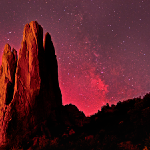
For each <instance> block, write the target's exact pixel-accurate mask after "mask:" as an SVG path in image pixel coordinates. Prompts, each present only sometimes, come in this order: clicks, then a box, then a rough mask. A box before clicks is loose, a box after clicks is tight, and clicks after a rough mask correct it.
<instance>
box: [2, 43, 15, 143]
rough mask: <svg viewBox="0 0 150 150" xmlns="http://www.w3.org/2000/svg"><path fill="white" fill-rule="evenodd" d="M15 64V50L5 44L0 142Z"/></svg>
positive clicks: (12, 83)
mask: <svg viewBox="0 0 150 150" xmlns="http://www.w3.org/2000/svg"><path fill="white" fill-rule="evenodd" d="M16 64H17V52H16V50H14V49H13V50H12V51H11V47H10V45H9V44H6V45H5V48H4V51H3V56H2V65H1V67H0V110H1V111H0V126H1V128H0V142H1V141H2V140H3V136H4V135H3V134H4V133H3V128H2V127H3V120H4V116H5V112H6V109H7V105H8V104H9V103H10V102H11V100H12V98H13V90H14V77H15V71H16Z"/></svg>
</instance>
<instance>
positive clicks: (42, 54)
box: [0, 21, 62, 143]
mask: <svg viewBox="0 0 150 150" xmlns="http://www.w3.org/2000/svg"><path fill="white" fill-rule="evenodd" d="M5 53H6V54H7V57H6V59H5ZM3 57H4V58H3V61H2V67H1V69H0V70H1V76H2V75H3V74H5V77H3V78H6V77H7V78H8V80H9V81H10V82H12V83H13V82H15V84H14V89H13V88H12V89H13V93H12V95H13V98H12V97H11V98H10V100H8V101H9V103H7V100H6V98H4V96H1V95H0V98H1V103H3V104H2V105H1V106H2V107H1V108H3V109H4V108H5V106H4V104H5V103H6V108H7V109H6V112H5V114H4V115H2V116H3V119H1V122H0V123H1V124H2V125H1V126H2V128H1V133H0V135H1V137H2V138H1V139H2V140H1V143H4V142H6V141H7V142H10V141H11V142H12V141H15V139H16V138H23V137H28V136H30V135H31V131H32V132H34V129H35V127H37V126H38V125H39V123H40V122H42V121H44V120H46V119H48V118H51V116H52V117H53V116H56V114H55V113H56V111H54V110H57V108H59V107H61V106H62V99H61V91H60V88H59V84H58V66H57V60H56V55H55V50H54V46H53V43H52V41H51V37H50V35H49V33H47V34H46V35H45V40H44V48H43V29H42V27H41V26H40V25H39V24H38V23H37V22H36V21H32V22H31V23H30V24H26V25H25V28H24V31H23V41H22V46H21V49H20V51H19V57H18V61H17V67H16V68H14V69H12V67H11V65H13V64H15V63H16V59H17V56H16V51H14V50H13V52H11V51H10V46H9V45H6V46H5V49H4V54H3ZM6 61H8V62H7V64H8V65H4V64H6V63H5V62H6ZM10 62H11V63H10ZM12 62H14V63H12ZM13 66H14V67H15V65H13ZM7 68H8V69H7ZM15 70H16V73H15V81H14V72H15ZM3 72H4V73H3ZM0 81H1V80H0ZM2 81H4V79H2ZM2 81H1V82H2ZM0 88H3V87H2V86H1V85H0ZM7 92H8V90H7V88H5V89H4V92H3V93H7ZM3 95H6V94H3ZM16 134H17V136H15V135H16ZM16 141H19V140H17V139H16Z"/></svg>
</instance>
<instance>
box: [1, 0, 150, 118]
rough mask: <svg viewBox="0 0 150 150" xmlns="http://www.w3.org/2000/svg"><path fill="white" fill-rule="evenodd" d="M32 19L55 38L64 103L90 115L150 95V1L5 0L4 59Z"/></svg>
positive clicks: (20, 38)
mask: <svg viewBox="0 0 150 150" xmlns="http://www.w3.org/2000/svg"><path fill="white" fill-rule="evenodd" d="M31 21H37V22H38V23H39V24H40V25H41V26H42V27H43V32H44V34H45V33H46V32H49V33H50V34H51V36H52V41H53V43H54V47H55V50H56V55H57V60H58V70H59V84H60V88H61V92H62V98H63V104H69V103H72V104H74V105H76V106H77V107H78V108H79V110H81V111H83V112H84V113H85V115H91V114H94V113H96V112H97V111H98V110H101V107H102V106H103V105H106V103H109V104H110V105H111V104H116V103H117V102H118V101H123V100H127V99H129V98H133V97H139V96H143V95H144V94H145V93H148V92H150V0H0V58H1V57H2V52H3V49H4V46H5V44H6V43H9V44H10V45H11V48H13V47H14V48H15V49H16V50H17V51H18V52H19V49H20V48H21V41H22V35H23V29H24V26H25V24H27V23H30V22H31ZM0 63H1V60H0Z"/></svg>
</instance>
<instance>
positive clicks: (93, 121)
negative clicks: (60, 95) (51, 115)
mask: <svg viewBox="0 0 150 150" xmlns="http://www.w3.org/2000/svg"><path fill="white" fill-rule="evenodd" d="M61 111H62V112H63V113H62V116H61V117H62V119H63V120H65V122H63V120H62V122H63V124H64V126H59V127H58V128H59V130H58V128H57V129H55V127H53V128H54V130H51V128H52V125H50V126H49V127H48V126H47V127H46V128H47V131H46V128H45V127H44V126H43V129H39V132H37V134H36V135H34V137H33V138H30V139H28V141H24V143H20V149H22V150H23V149H29V150H32V149H37V150H49V149H50V150H51V149H52V150H63V149H64V150H67V149H68V150H79V149H86V150H97V149H99V150H147V149H150V118H149V116H150V94H146V95H145V96H144V97H143V99H141V98H140V97H139V98H134V99H129V100H127V101H123V102H118V103H117V105H116V106H115V105H112V106H109V104H107V105H106V106H103V108H102V111H98V113H96V114H95V115H92V116H91V117H85V116H84V114H83V113H82V112H79V111H78V109H77V107H76V106H74V105H71V104H70V105H66V106H63V107H62V110H61ZM64 116H66V118H67V119H68V120H67V119H65V118H63V117H64ZM62 122H61V124H62ZM49 130H51V131H53V133H52V132H51V133H49V134H48V132H49ZM40 134H41V135H40ZM14 149H19V146H18V147H17V148H14Z"/></svg>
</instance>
